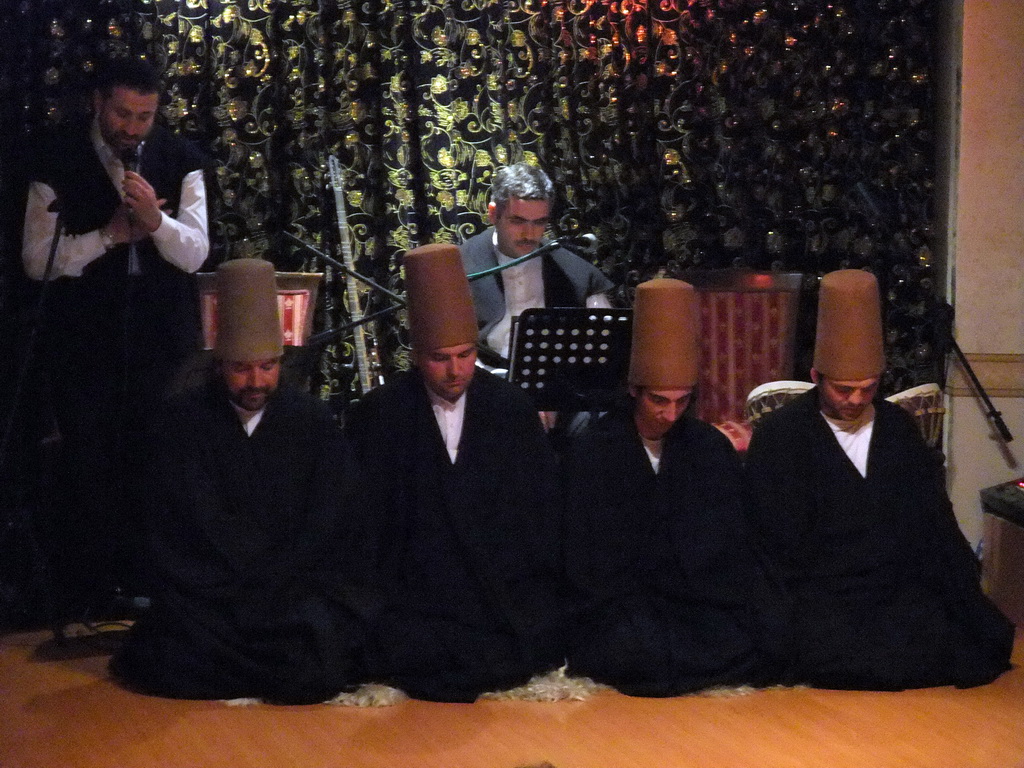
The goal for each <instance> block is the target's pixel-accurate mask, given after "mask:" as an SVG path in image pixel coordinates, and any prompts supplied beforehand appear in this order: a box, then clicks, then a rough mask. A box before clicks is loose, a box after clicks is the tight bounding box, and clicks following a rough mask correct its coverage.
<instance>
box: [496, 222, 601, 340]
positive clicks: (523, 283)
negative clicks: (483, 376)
mask: <svg viewBox="0 0 1024 768" xmlns="http://www.w3.org/2000/svg"><path fill="white" fill-rule="evenodd" d="M491 247H492V248H493V249H494V254H495V256H496V257H497V260H498V266H501V265H503V264H508V263H509V262H510V261H515V260H516V259H518V258H519V257H518V256H515V257H512V256H506V255H505V254H504V253H502V252H501V251H500V250H498V233H497V231H495V232H494V233H493V234H492V235H491ZM498 276H499V277H500V278H501V281H502V285H504V286H505V315H504V317H502V318H501V320H499V321H498V323H497V324H496V325H495V326H494V327H493V328H491V332H490V333H488V334H487V339H486V342H487V346H488V347H490V348H491V349H493V350H494V351H495V352H497V353H498V354H500V355H501V356H502V357H505V358H507V357H508V356H509V353H510V352H511V350H510V349H509V344H510V342H511V338H510V337H511V334H512V318H514V317H519V315H521V314H522V313H523V312H524V310H527V309H536V308H542V307H544V306H545V304H544V262H543V260H542V259H539V258H537V259H530V260H529V261H527V262H524V263H522V264H520V265H519V266H516V267H509V268H508V269H505V270H502V271H501V272H500V273H499V275H498ZM586 304H587V306H588V307H589V308H591V309H594V308H597V307H603V308H605V309H607V308H610V307H611V302H610V301H608V295H607V294H605V293H595V294H594V295H593V296H587V300H586Z"/></svg>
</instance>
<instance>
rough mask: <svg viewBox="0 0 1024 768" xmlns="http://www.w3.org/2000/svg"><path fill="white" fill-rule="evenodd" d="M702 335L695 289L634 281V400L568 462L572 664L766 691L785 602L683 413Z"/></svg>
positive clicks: (729, 474) (728, 468) (597, 675)
mask: <svg viewBox="0 0 1024 768" xmlns="http://www.w3.org/2000/svg"><path fill="white" fill-rule="evenodd" d="M698 335H699V315H698V312H697V298H696V295H695V293H694V291H693V288H692V286H690V285H689V284H687V283H684V282H682V281H679V280H669V279H657V280H652V281H650V282H647V283H642V284H641V285H640V286H639V287H638V289H637V295H636V303H635V307H634V318H633V347H632V353H631V359H630V371H629V381H630V388H629V391H630V395H631V400H632V402H631V404H630V405H626V406H624V407H623V408H621V409H619V410H613V411H611V412H609V413H607V414H606V415H604V416H603V417H602V418H601V419H599V420H598V421H597V422H596V423H594V424H592V425H591V426H589V427H588V428H587V429H585V430H584V431H583V432H582V433H581V434H580V435H579V436H578V437H577V438H576V439H575V440H574V442H573V444H572V445H571V447H570V449H569V451H568V453H567V455H566V457H565V459H564V465H563V470H564V471H563V481H564V488H565V507H566V513H565V514H566V533H565V552H566V554H565V562H566V569H567V572H568V575H569V578H570V580H571V582H572V583H573V585H574V586H575V587H576V588H577V590H579V592H580V594H581V597H582V601H583V603H582V611H581V616H580V621H579V627H578V630H579V631H578V634H577V635H576V636H575V637H574V643H573V648H572V650H571V652H570V654H569V672H570V673H572V674H577V675H586V676H589V677H592V678H594V679H595V680H597V681H599V682H604V683H607V684H610V685H612V686H614V687H615V688H617V689H618V690H620V691H622V692H623V693H627V694H631V695H637V696H674V695H678V694H682V693H686V692H690V691H696V690H699V689H703V688H708V687H712V686H737V685H742V684H754V685H763V684H766V683H769V682H774V680H775V679H776V676H777V675H778V674H779V660H780V659H782V658H784V657H785V654H786V650H785V649H786V640H787V625H786V613H785V605H784V602H783V599H782V596H781V594H780V592H779V591H778V590H777V589H774V588H773V587H772V586H771V583H770V581H769V579H768V578H767V576H766V574H765V572H764V570H763V568H762V560H761V558H759V556H758V554H757V553H756V552H755V551H754V547H753V544H752V538H753V537H752V535H751V531H750V529H749V526H748V519H747V505H746V501H745V497H744V491H743V486H742V469H741V466H740V460H739V457H738V455H737V454H736V452H735V450H734V449H733V447H732V445H731V444H730V443H729V441H728V440H727V439H726V438H725V437H724V436H723V435H722V433H721V432H719V431H718V430H717V429H714V428H713V427H711V426H709V425H707V424H705V423H703V422H701V421H698V420H697V419H696V418H694V417H693V416H692V415H690V414H689V412H688V410H689V409H688V407H689V404H690V398H691V394H692V392H693V387H694V384H695V383H696V381H697V374H698V350H699V345H698V344H697V338H698Z"/></svg>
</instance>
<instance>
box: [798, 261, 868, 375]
mask: <svg viewBox="0 0 1024 768" xmlns="http://www.w3.org/2000/svg"><path fill="white" fill-rule="evenodd" d="M814 368H815V370H817V371H818V373H820V374H821V375H822V376H825V377H826V378H829V379H832V380H834V381H863V380H864V379H870V378H874V377H875V376H880V375H881V373H882V371H884V370H885V351H884V349H883V347H882V305H881V299H880V297H879V295H878V280H877V279H876V278H875V276H874V275H872V274H871V273H870V272H865V271H864V270H862V269H841V270H839V271H838V272H829V273H828V274H827V275H825V276H824V277H823V278H822V279H821V292H820V294H819V296H818V330H817V338H816V340H815V345H814Z"/></svg>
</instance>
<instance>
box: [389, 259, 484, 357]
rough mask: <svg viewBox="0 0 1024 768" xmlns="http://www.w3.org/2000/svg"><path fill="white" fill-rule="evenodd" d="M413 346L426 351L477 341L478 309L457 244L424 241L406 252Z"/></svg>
mask: <svg viewBox="0 0 1024 768" xmlns="http://www.w3.org/2000/svg"><path fill="white" fill-rule="evenodd" d="M402 263H403V266H404V268H405V288H406V296H407V300H408V302H409V337H410V341H411V343H412V348H413V349H414V350H416V351H418V352H427V351H429V350H431V349H440V348H441V347H455V346H459V345H461V344H472V343H474V342H476V337H477V326H476V312H475V311H474V309H473V296H472V294H471V293H470V291H469V281H468V280H466V273H465V271H464V270H463V268H462V257H461V256H460V255H459V249H458V247H457V246H454V245H449V244H446V243H435V244H433V245H424V246H421V247H419V248H414V249H413V250H411V251H409V252H407V253H406V254H405V258H404V259H403V262H402Z"/></svg>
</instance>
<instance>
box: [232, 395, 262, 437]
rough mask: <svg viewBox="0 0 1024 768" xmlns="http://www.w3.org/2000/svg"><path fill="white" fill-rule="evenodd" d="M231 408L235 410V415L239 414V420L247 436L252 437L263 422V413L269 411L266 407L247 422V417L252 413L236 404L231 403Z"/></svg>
mask: <svg viewBox="0 0 1024 768" xmlns="http://www.w3.org/2000/svg"><path fill="white" fill-rule="evenodd" d="M231 407H232V408H234V409H235V413H237V414H238V420H239V421H241V422H242V429H244V430H245V434H247V435H248V436H249V437H252V433H253V432H255V431H256V427H258V426H259V424H260V422H261V421H262V420H263V412H264V411H266V410H267V409H266V407H263V408H260V409H259V410H258V411H256V413H254V414H253V415H252V416H250V417H249V420H248V421H246V420H245V417H246V416H247V415H248V414H249V413H250V412H249V411H246V410H244V409H242V408H239V407H238V406H237V405H235V404H234V403H231Z"/></svg>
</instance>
